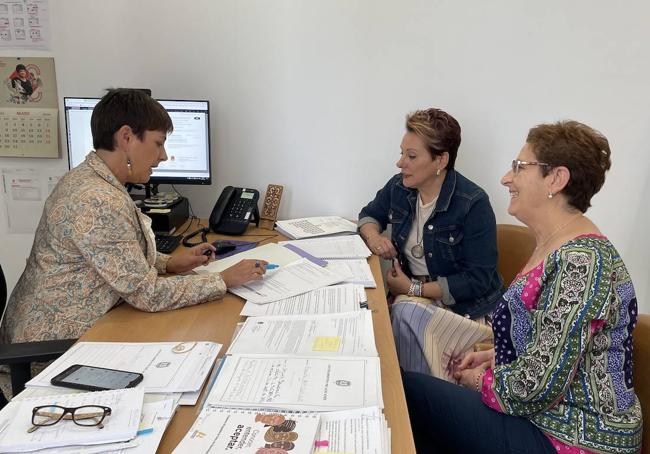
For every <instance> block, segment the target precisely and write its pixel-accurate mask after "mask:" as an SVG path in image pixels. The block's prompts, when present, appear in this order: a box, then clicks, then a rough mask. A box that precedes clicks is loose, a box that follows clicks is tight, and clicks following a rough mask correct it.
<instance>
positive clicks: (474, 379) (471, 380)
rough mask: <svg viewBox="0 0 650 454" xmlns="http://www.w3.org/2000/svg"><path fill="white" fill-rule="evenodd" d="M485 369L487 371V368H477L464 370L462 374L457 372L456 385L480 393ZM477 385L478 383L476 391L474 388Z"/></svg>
mask: <svg viewBox="0 0 650 454" xmlns="http://www.w3.org/2000/svg"><path fill="white" fill-rule="evenodd" d="M484 364H487V363H484ZM485 369H487V367H483V366H479V367H475V368H473V369H465V370H464V371H462V372H457V374H458V376H457V378H456V380H458V384H459V385H460V386H463V387H465V388H468V389H472V390H474V391H479V392H480V390H481V381H482V379H483V375H484V374H485ZM477 383H478V389H477V386H476V385H477Z"/></svg>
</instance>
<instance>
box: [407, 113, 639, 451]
mask: <svg viewBox="0 0 650 454" xmlns="http://www.w3.org/2000/svg"><path fill="white" fill-rule="evenodd" d="M610 165H611V161H610V149H609V144H608V142H607V139H606V138H605V137H604V136H602V135H601V134H600V133H598V132H597V131H595V130H593V129H591V128H590V127H588V126H586V125H583V124H581V123H577V122H574V121H567V122H561V123H557V124H551V125H540V126H537V127H535V128H533V129H531V130H530V132H529V134H528V138H527V140H526V144H525V145H524V147H523V148H522V149H521V151H520V153H519V156H518V157H517V159H516V160H514V161H513V162H512V170H510V171H508V173H507V174H506V175H505V176H504V177H503V179H502V181H501V182H502V184H503V185H504V186H506V187H507V188H508V190H509V192H510V197H511V200H510V206H509V207H508V212H509V213H510V214H511V215H513V216H515V217H516V218H517V219H519V220H520V221H521V222H523V223H524V224H526V225H527V226H528V227H530V228H531V230H532V231H533V232H534V233H535V235H536V239H537V247H536V248H535V251H534V252H533V255H532V256H531V258H530V260H529V261H528V263H527V264H526V266H525V267H524V269H523V270H522V272H521V273H520V274H518V275H517V276H516V278H515V279H514V281H513V282H512V283H511V284H510V287H509V289H508V290H507V292H506V293H505V295H504V297H503V299H502V300H501V302H500V303H499V304H498V305H497V308H496V309H495V311H494V313H493V331H494V335H495V345H494V346H495V348H494V349H493V350H490V351H486V352H478V353H470V354H469V355H467V356H466V357H465V358H464V359H463V361H462V362H461V364H460V366H459V368H458V370H457V371H456V374H455V375H456V378H457V379H458V381H459V383H460V384H461V385H462V386H463V387H459V386H456V385H453V384H450V383H448V382H443V381H441V380H437V379H435V378H432V377H428V376H425V375H421V374H416V373H406V374H405V375H404V385H405V388H406V396H407V399H408V403H409V411H410V415H411V423H412V424H413V432H414V436H415V440H416V444H417V447H418V450H419V451H421V452H445V453H446V452H463V453H465V452H478V451H480V452H495V453H507V452H522V453H523V452H525V453H527V454H532V453H538V452H539V453H555V452H560V453H590V452H598V453H610V452H612V453H634V452H638V450H639V449H640V447H641V431H642V419H641V407H640V404H639V400H638V399H637V397H636V395H635V393H634V388H633V385H632V331H633V330H634V326H635V323H636V316H637V303H636V296H635V293H634V287H633V286H632V282H631V280H630V275H629V273H628V271H627V268H626V267H625V264H624V263H623V261H622V259H621V257H620V255H619V254H618V252H617V250H616V249H615V248H614V246H613V245H612V243H611V242H610V241H609V240H608V239H607V237H605V236H604V235H603V234H602V233H601V232H600V230H599V229H598V227H596V225H595V224H594V223H593V222H592V221H591V220H589V219H588V218H587V217H585V216H584V215H583V213H584V212H586V210H587V208H589V206H590V200H591V198H592V196H593V195H594V194H596V193H597V192H598V191H599V190H600V188H601V187H602V185H603V182H604V181H605V172H606V171H607V170H608V169H609V168H610Z"/></svg>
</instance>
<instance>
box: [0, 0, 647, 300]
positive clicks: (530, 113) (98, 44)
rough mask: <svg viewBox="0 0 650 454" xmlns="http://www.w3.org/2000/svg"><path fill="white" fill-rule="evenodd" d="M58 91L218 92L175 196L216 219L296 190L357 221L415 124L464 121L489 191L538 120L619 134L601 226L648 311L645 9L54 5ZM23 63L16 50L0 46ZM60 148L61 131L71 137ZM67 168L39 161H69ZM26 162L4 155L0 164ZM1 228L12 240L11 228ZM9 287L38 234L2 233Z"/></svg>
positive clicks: (297, 199) (469, 156)
mask: <svg viewBox="0 0 650 454" xmlns="http://www.w3.org/2000/svg"><path fill="white" fill-rule="evenodd" d="M50 5H51V8H52V15H51V18H52V29H53V49H52V52H50V53H35V52H32V53H31V55H53V56H54V57H55V59H56V69H57V79H58V87H59V98H62V97H63V96H100V95H101V94H102V91H101V90H102V89H103V88H106V87H116V86H131V87H150V88H151V89H152V90H153V93H154V96H157V97H160V98H181V99H183V98H186V99H206V98H207V99H209V100H210V101H211V107H212V148H213V169H214V171H215V178H214V184H213V185H212V186H211V187H190V186H185V187H179V189H180V190H181V192H183V193H184V194H185V195H188V196H189V197H190V200H191V201H192V204H193V207H194V210H195V212H196V213H197V214H199V215H202V216H207V215H208V214H209V212H210V209H211V207H212V204H213V203H214V201H215V200H216V198H217V196H218V194H219V192H220V190H221V189H222V188H223V187H224V186H225V185H228V184H233V185H238V186H251V187H257V188H259V189H260V190H262V191H263V190H264V189H265V188H266V185H267V184H269V183H279V184H283V185H284V186H285V193H284V198H283V201H282V206H281V209H280V217H281V218H288V217H301V216H309V215H319V214H322V215H325V214H338V215H342V216H346V217H350V218H354V217H356V214H357V213H358V210H359V209H360V208H361V207H362V206H363V205H364V204H365V203H366V202H367V201H368V200H370V199H371V198H372V196H373V195H374V192H375V191H376V190H377V189H378V188H379V187H380V186H381V185H382V184H383V183H384V182H385V180H386V179H387V178H388V177H389V176H390V175H392V174H393V173H394V172H395V171H396V168H395V167H394V162H395V161H396V159H397V156H398V152H399V143H400V140H401V136H402V133H403V123H404V117H405V114H406V113H407V112H409V111H412V110H414V109H417V108H423V107H429V106H438V107H442V108H444V109H445V110H447V111H449V112H450V113H452V114H453V115H454V116H456V118H457V119H458V120H459V121H460V123H461V125H462V127H463V144H462V145H461V150H460V154H459V158H458V168H459V169H460V170H461V171H462V172H463V173H464V174H465V175H467V176H468V177H470V178H471V179H473V180H474V181H476V182H477V183H479V184H480V185H481V186H483V187H484V188H485V189H486V190H487V192H488V193H489V194H490V196H491V199H492V203H493V206H494V209H495V212H496V213H497V218H498V221H499V222H514V221H513V220H512V219H510V218H509V216H508V215H507V214H506V211H505V208H506V204H507V193H506V191H505V190H504V189H503V188H502V187H500V185H499V183H498V181H499V178H500V177H501V175H502V174H503V172H505V170H506V169H507V168H508V165H509V164H508V163H509V162H510V160H511V159H513V157H514V156H515V155H516V153H517V152H518V150H519V148H520V147H521V145H522V142H523V140H524V138H525V136H526V132H527V130H528V128H529V127H531V126H533V125H535V124H537V123H540V122H548V121H554V120H558V119H565V118H572V119H576V120H579V121H583V122H585V123H587V124H590V125H592V126H594V127H596V128H598V129H600V130H601V131H602V132H603V133H605V134H606V135H607V137H608V138H609V140H610V143H611V147H612V150H613V168H612V170H611V172H610V174H609V176H608V181H607V182H606V183H605V187H604V189H603V190H602V191H601V194H599V195H598V196H596V198H595V199H594V201H593V202H594V203H593V204H594V207H593V209H592V210H591V211H590V215H591V216H592V218H593V219H594V220H595V221H596V222H597V223H598V224H599V226H600V227H601V229H602V230H603V231H604V232H605V233H606V234H607V235H608V236H609V237H610V238H611V239H612V240H613V242H614V243H615V244H616V245H617V246H618V248H619V250H620V252H621V254H622V255H623V257H624V259H625V261H626V263H627V264H628V266H629V268H630V269H631V272H632V276H633V278H634V281H635V283H636V288H637V292H638V294H639V300H640V305H641V310H642V311H643V312H650V302H649V301H648V299H649V298H650V279H649V278H650V265H649V264H648V261H647V259H646V256H647V253H648V251H649V250H650V240H649V239H648V234H647V232H648V230H649V227H650V215H648V210H647V199H648V198H650V184H649V183H647V182H646V181H645V179H646V175H648V174H649V173H650V156H649V155H648V154H647V153H646V152H645V151H646V150H645V149H646V145H647V143H648V142H649V139H650V127H649V125H650V110H649V109H648V106H649V105H650V80H649V79H648V75H649V74H650V59H649V58H648V55H649V45H648V43H650V28H649V27H648V26H647V18H648V17H649V16H650V4H649V3H647V2H644V1H641V0H635V1H628V2H625V3H624V4H621V5H618V4H613V3H611V2H606V1H603V0H598V1H584V0H581V1H574V2H564V1H557V0H551V1H546V2H519V1H515V0H512V1H505V0H501V1H491V2H479V1H474V2H459V1H444V0H437V1H431V0H426V1H414V0H402V1H400V2H395V1H386V0H382V1H380V0H357V1H352V0H319V1H316V0H314V1H298V0H296V1H290V0H274V1H261V0H260V1H256V0H250V1H245V0H232V1H223V0H201V1H191V0H188V1H185V2H178V1H170V0H139V1H129V0H112V1H110V2H109V1H105V0H56V1H52V2H50ZM3 54H4V55H12V54H14V52H7V51H4V52H3ZM61 134H62V137H64V135H63V134H64V125H63V124H62V129H61ZM63 149H64V151H63V153H64V155H63V157H62V159H60V160H54V161H46V160H34V161H29V164H30V165H31V166H32V167H36V168H47V167H53V168H62V169H63V168H66V166H67V163H66V157H65V140H63ZM6 166H25V161H24V160H15V159H13V160H11V159H6V158H0V167H6ZM1 224H2V225H1V226H0V229H5V230H6V222H2V223H1ZM1 232H2V233H0V241H1V242H2V244H3V246H2V248H0V249H1V250H0V260H1V263H2V264H3V266H5V267H7V268H8V270H7V274H8V280H9V285H10V286H13V285H14V283H15V282H16V280H17V279H18V276H19V274H20V272H21V271H22V267H23V263H24V258H25V257H26V256H27V254H28V253H29V247H30V245H31V241H32V238H33V237H32V236H30V235H9V234H7V233H6V231H1Z"/></svg>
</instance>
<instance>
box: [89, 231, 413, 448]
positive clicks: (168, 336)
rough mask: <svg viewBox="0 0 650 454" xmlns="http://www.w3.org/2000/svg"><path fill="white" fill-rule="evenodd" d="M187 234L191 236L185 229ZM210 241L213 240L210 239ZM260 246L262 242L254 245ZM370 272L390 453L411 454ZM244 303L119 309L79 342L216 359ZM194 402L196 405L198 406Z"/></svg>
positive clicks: (182, 430) (186, 413) (179, 426)
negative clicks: (207, 346) (191, 351)
mask: <svg viewBox="0 0 650 454" xmlns="http://www.w3.org/2000/svg"><path fill="white" fill-rule="evenodd" d="M188 230H191V228H190V229H188ZM246 233H247V235H246V237H245V239H246V240H251V241H257V240H263V241H266V242H269V241H278V240H281V239H283V237H281V236H280V235H278V236H277V237H276V238H269V237H268V235H269V234H270V233H275V232H269V231H268V230H261V229H256V228H250V229H249V230H248V231H247V232H246ZM212 236H213V237H214V238H215V239H216V238H218V236H217V235H212ZM260 242H262V241H260ZM370 266H371V268H372V272H373V275H374V276H375V280H376V281H377V284H378V286H379V287H380V288H379V289H367V295H368V300H369V303H370V304H369V306H370V309H371V310H372V312H373V317H372V318H373V325H374V330H375V342H376V344H377V350H378V352H379V356H380V358H381V382H382V393H383V396H384V406H385V408H384V413H385V414H386V419H387V420H388V426H389V427H390V428H391V435H392V452H394V453H399V454H408V453H415V445H414V444H413V436H412V434H411V425H410V422H409V416H408V411H407V408H406V401H405V398H404V390H403V388H402V378H401V375H400V371H399V365H398V363H397V353H396V351H395V343H394V341H393V334H392V330H391V326H390V320H389V316H388V308H387V305H386V297H385V296H384V291H383V277H382V275H381V270H380V267H379V259H378V258H377V256H374V255H373V256H372V257H371V258H370ZM243 305H244V301H243V300H242V299H241V298H240V297H238V296H235V295H232V294H230V293H228V294H226V296H225V297H224V298H223V299H222V300H217V301H213V302H209V303H205V304H199V305H197V306H192V307H186V308H183V309H177V310H174V311H168V312H157V313H148V312H141V311H139V310H137V309H134V308H132V307H131V306H129V305H126V304H122V305H121V306H119V307H117V308H115V309H113V310H112V311H110V312H109V313H108V314H106V315H105V316H104V317H102V318H101V319H100V320H99V321H98V322H97V323H96V324H95V326H93V327H92V328H91V329H90V330H89V331H88V332H87V333H86V334H84V335H83V336H82V337H81V339H80V340H82V341H105V342H106V341H112V342H120V341H123V342H157V341H179V342H180V341H213V342H219V343H221V344H223V348H222V349H221V352H220V355H219V356H223V354H224V352H225V351H226V350H227V349H228V346H229V345H230V340H231V339H232V336H233V332H234V329H235V325H236V324H237V322H240V321H242V320H243V318H242V317H240V316H239V313H240V311H241V309H242V307H243ZM200 401H201V400H200ZM200 401H199V402H200ZM199 410H200V409H199V408H198V406H193V407H189V406H183V407H179V409H178V411H177V412H176V415H175V416H174V419H173V420H172V422H171V424H170V425H169V427H168V428H167V431H166V432H165V435H164V436H163V439H162V442H161V444H160V447H159V448H158V452H159V453H168V452H171V451H172V450H173V449H174V448H175V447H176V445H177V444H178V443H179V442H180V440H181V439H182V438H183V436H185V434H186V433H187V431H188V430H189V428H190V426H191V425H192V422H194V419H195V418H196V416H197V415H198V412H199Z"/></svg>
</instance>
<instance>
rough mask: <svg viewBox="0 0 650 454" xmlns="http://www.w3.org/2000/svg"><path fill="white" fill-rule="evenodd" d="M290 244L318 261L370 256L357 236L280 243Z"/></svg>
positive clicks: (368, 250) (366, 247) (283, 242)
mask: <svg viewBox="0 0 650 454" xmlns="http://www.w3.org/2000/svg"><path fill="white" fill-rule="evenodd" d="M278 244H281V245H287V244H292V245H294V246H297V247H299V248H300V249H302V250H303V251H305V252H307V253H309V254H311V255H313V256H315V257H318V258H319V259H324V260H329V259H365V258H368V257H370V255H371V254H372V253H371V252H370V249H368V246H366V243H364V242H363V240H362V239H361V237H360V236H359V235H346V236H334V237H325V238H312V239H308V240H293V241H281V242H280V243H278Z"/></svg>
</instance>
